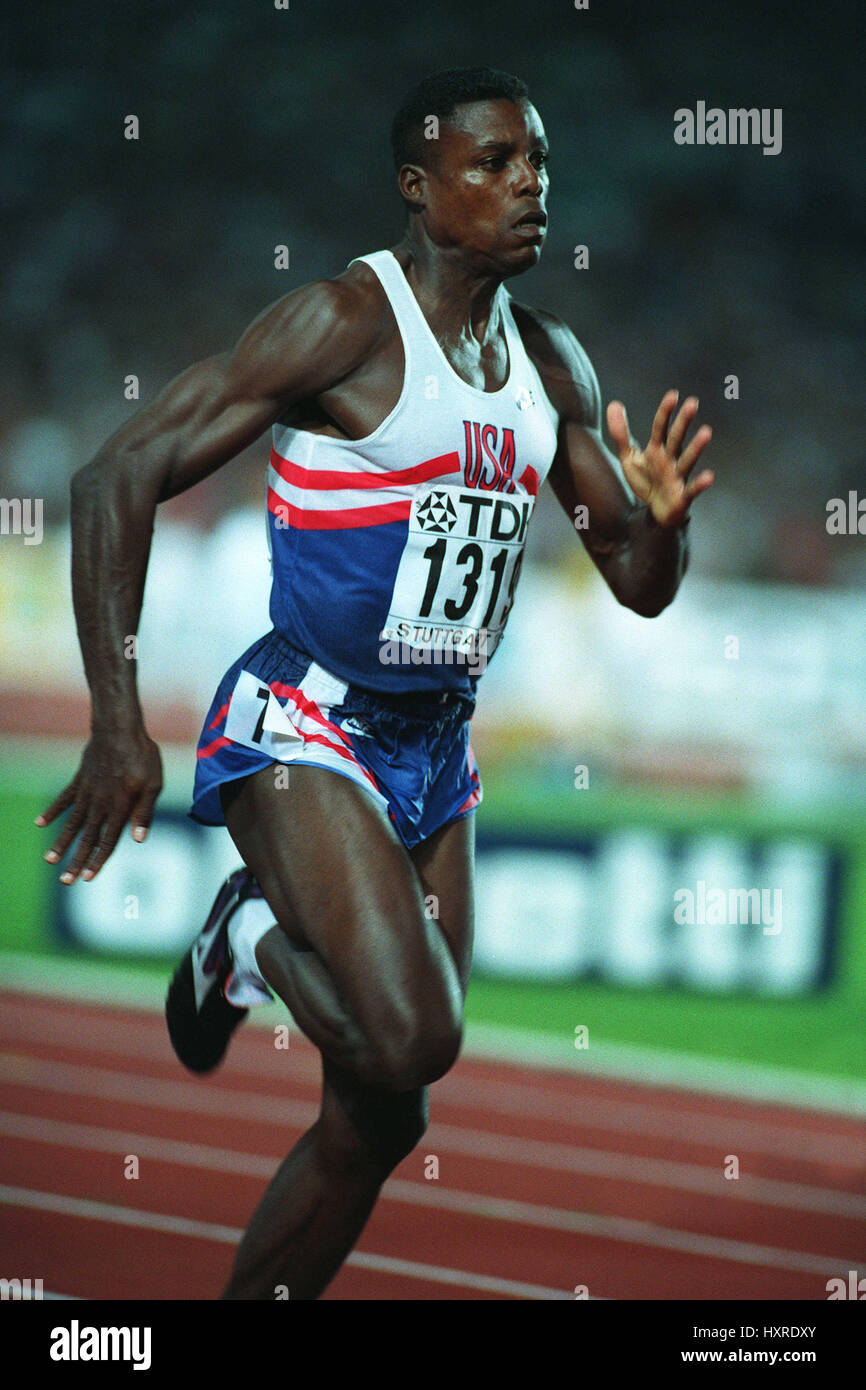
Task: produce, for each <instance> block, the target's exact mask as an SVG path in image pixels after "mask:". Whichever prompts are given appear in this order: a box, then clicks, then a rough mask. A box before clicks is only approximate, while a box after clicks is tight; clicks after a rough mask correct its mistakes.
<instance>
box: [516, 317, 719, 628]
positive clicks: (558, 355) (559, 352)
mask: <svg viewBox="0 0 866 1390" xmlns="http://www.w3.org/2000/svg"><path fill="white" fill-rule="evenodd" d="M515 307H516V306H515ZM520 327H521V332H522V333H523V336H524V341H525V342H526V345H527V349H528V351H529V352H530V354H531V355H532V357H533V358H534V360H535V362H536V365H537V367H538V369H539V372H540V374H541V376H542V380H543V382H544V385H545V388H546V389H547V392H548V395H549V396H550V399H551V401H552V402H553V404H554V405H555V406H556V408H557V410H558V411H559V415H560V425H559V437H558V440H557V449H556V455H555V457H554V461H553V465H552V467H551V471H550V481H551V486H552V488H553V490H554V492H555V494H556V496H557V498H558V500H559V502H560V504H561V506H562V508H563V510H564V511H565V512H566V514H567V515H568V518H569V520H570V521H571V522H572V524H575V521H576V519H577V520H579V521H581V522H582V521H583V519H584V514H580V515H578V513H577V508H578V507H584V508H586V513H585V520H586V524H585V525H582V524H581V525H579V526H578V534H579V535H580V537H581V540H582V541H583V544H584V545H585V547H586V549H587V551H588V553H589V555H590V556H591V558H592V560H593V562H594V563H595V565H596V566H597V568H598V570H599V572H600V573H601V574H602V576H603V577H604V579H605V581H606V582H607V584H608V586H609V588H610V589H611V592H612V593H613V594H614V595H615V597H616V598H617V599H618V600H619V602H620V603H622V604H624V605H625V606H626V607H627V608H631V609H633V610H634V612H636V613H640V614H641V615H642V616H643V617H647V618H652V617H656V616H657V615H658V614H659V613H660V612H661V611H662V610H663V609H664V608H666V607H667V605H668V604H669V603H670V602H671V600H672V599H673V597H674V595H675V594H676V592H677V589H678V588H679V585H680V581H681V579H682V577H683V575H684V573H685V571H686V567H687V564H688V542H687V539H686V535H685V531H684V526H685V523H686V522H687V521H688V506H689V504H690V503H691V501H692V500H693V498H694V497H696V496H697V495H698V493H699V492H701V491H703V490H704V489H705V488H706V487H709V485H710V483H711V482H712V475H711V474H708V473H702V474H701V475H700V477H699V478H698V479H696V480H695V482H694V483H691V484H686V483H685V481H684V479H685V477H687V476H688V472H689V471H690V470H691V468H692V467H693V466H694V462H695V461H696V459H697V456H698V454H699V453H700V450H701V449H702V448H703V446H704V445H705V444H706V443H707V442H708V440H709V437H710V431H709V429H708V428H707V427H706V426H705V427H703V429H702V430H701V431H699V433H698V435H697V436H696V437H695V440H694V441H693V444H692V445H690V446H689V450H692V449H694V453H693V454H692V453H690V452H689V450H687V451H685V452H684V453H683V455H682V458H681V460H680V461H679V463H677V462H676V459H675V458H674V455H676V454H677V453H678V451H679V449H680V447H681V446H682V443H683V439H684V436H685V433H686V430H687V428H688V426H689V424H690V422H691V420H692V419H693V418H694V414H695V412H696V410H697V404H698V403H697V401H696V400H694V399H693V398H690V399H689V400H687V401H686V402H685V404H684V405H683V407H682V410H681V411H680V412H679V414H678V416H677V418H676V420H675V421H674V423H673V425H671V427H670V431H669V434H668V437H667V440H666V441H665V440H664V437H663V436H664V431H665V428H666V426H667V423H668V421H669V419H670V416H671V414H672V411H673V407H674V405H675V404H676V393H674V392H669V393H668V394H667V395H666V396H665V398H664V399H663V401H662V404H661V406H660V407H659V411H658V413H657V415H656V419H655V421H654V424H653V435H652V439H651V441H650V445H648V446H647V450H646V453H645V454H644V453H642V452H641V451H640V450H639V449H638V448H637V446H636V445H635V444H634V441H632V440H631V438H630V435H629V431H628V422H627V419H626V416H625V411H624V409H623V407H622V405H620V404H619V402H613V403H611V405H610V406H609V407H608V424H609V427H610V430H611V435H612V437H614V440H615V442H616V443H617V445H618V447H619V450H620V458H621V461H622V464H623V468H624V471H626V472H627V476H628V471H631V472H632V478H634V481H635V484H636V486H637V487H639V488H640V489H641V490H642V491H644V493H645V496H647V500H646V501H642V500H641V498H640V497H638V498H637V500H636V501H635V500H633V499H632V498H631V497H630V496H629V494H628V492H627V491H626V489H625V488H624V487H623V485H622V482H621V481H620V477H619V474H618V471H617V466H616V459H615V457H614V455H613V454H612V453H611V452H610V450H609V449H608V448H607V447H606V446H605V444H604V441H603V439H602V434H601V393H600V391H599V387H598V381H597V380H596V376H595V372H594V371H593V368H592V365H591V364H590V362H589V359H588V357H587V356H586V353H585V352H584V351H583V349H582V348H581V347H580V345H579V343H578V342H577V340H576V338H575V337H574V335H573V334H572V333H571V331H570V330H569V329H568V328H566V327H565V325H564V324H562V323H560V322H559V320H557V319H555V318H554V317H553V315H550V314H542V313H540V311H538V310H527V309H523V310H521V321H520ZM668 455H670V461H669V464H668V465H667V466H666V460H667V458H668ZM655 464H658V465H659V474H658V481H659V485H658V486H655V487H652V488H651V487H650V486H649V481H648V475H647V471H646V470H647V466H648V465H653V466H655ZM650 471H652V470H650Z"/></svg>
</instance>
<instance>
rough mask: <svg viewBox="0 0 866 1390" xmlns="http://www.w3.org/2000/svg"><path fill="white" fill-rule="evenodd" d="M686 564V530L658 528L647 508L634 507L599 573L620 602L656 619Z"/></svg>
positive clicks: (671, 593) (687, 558)
mask: <svg viewBox="0 0 866 1390" xmlns="http://www.w3.org/2000/svg"><path fill="white" fill-rule="evenodd" d="M688 561H689V549H688V534H687V528H686V527H684V526H661V525H659V523H658V522H657V521H656V520H655V519H654V517H653V515H652V513H651V511H650V510H649V508H648V507H636V508H635V509H634V510H633V511H632V512H631V513H630V515H629V517H628V519H627V522H626V528H625V534H624V536H623V538H622V540H621V541H618V542H617V543H615V544H613V545H612V546H611V548H610V552H609V555H608V556H607V559H606V562H605V563H604V565H603V566H602V572H603V574H604V577H605V579H606V580H607V582H608V584H609V585H610V588H611V589H612V591H613V593H614V594H615V595H616V597H617V599H618V600H619V602H620V603H622V604H624V605H625V607H626V608H631V609H633V611H634V612H635V613H639V614H640V615H641V617H644V618H655V617H657V616H658V614H659V613H661V612H662V610H663V609H665V608H667V606H668V604H669V603H670V602H671V600H672V599H673V598H674V596H675V594H676V592H677V589H678V588H679V586H680V583H681V581H682V578H683V575H684V574H685V572H686V569H687V567H688Z"/></svg>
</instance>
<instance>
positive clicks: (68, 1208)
mask: <svg viewBox="0 0 866 1390" xmlns="http://www.w3.org/2000/svg"><path fill="white" fill-rule="evenodd" d="M0 1203H5V1204H6V1205H11V1206H16V1207H26V1208H31V1209H33V1210H36V1211H50V1212H54V1213H55V1214H56V1215H58V1216H75V1217H82V1218H84V1219H85V1220H87V1221H104V1222H108V1223H111V1224H114V1225H118V1226H132V1227H137V1228H138V1229H140V1230H149V1231H162V1232H163V1233H165V1234H167V1235H176V1236H189V1237H194V1238H197V1239H199V1240H213V1241H217V1242H219V1243H220V1244H222V1245H237V1244H238V1242H239V1241H240V1239H241V1236H242V1235H243V1231H242V1230H241V1229H240V1227H237V1226H221V1225H218V1224H217V1223H215V1222H211V1221H191V1220H189V1219H188V1218H187V1217H183V1216H169V1215H166V1214H165V1213H163V1212H155V1211H132V1210H130V1209H129V1208H128V1207H118V1206H113V1205H111V1204H110V1203H108V1202H94V1201H91V1200H89V1199H87V1198H84V1197H64V1196H61V1195H60V1194H58V1193H53V1192H37V1191H34V1190H33V1189H32V1188H26V1187H9V1186H5V1185H3V1186H0ZM345 1263H346V1264H348V1265H354V1266H355V1267H356V1268H358V1269H365V1270H370V1271H372V1272H373V1273H377V1274H378V1273H381V1274H402V1275H404V1276H406V1277H407V1278H409V1279H423V1280H427V1281H429V1282H431V1283H437V1284H451V1285H453V1286H454V1287H458V1288H468V1289H479V1290H482V1291H484V1292H487V1293H498V1294H504V1295H506V1296H509V1297H512V1298H531V1299H545V1300H547V1299H571V1298H572V1294H571V1293H569V1292H566V1291H565V1290H563V1289H549V1288H546V1287H545V1286H544V1285H542V1284H527V1283H522V1282H521V1281H519V1280H515V1279H497V1278H494V1277H492V1276H488V1275H485V1274H473V1273H471V1272H470V1271H468V1270H462V1269H447V1268H444V1267H443V1266H442V1265H426V1264H420V1263H418V1262H416V1261H415V1260H397V1259H394V1258H392V1257H391V1256H390V1255H377V1254H373V1253H371V1252H370V1251H353V1252H352V1254H351V1255H349V1257H348V1259H347V1260H346V1261H345Z"/></svg>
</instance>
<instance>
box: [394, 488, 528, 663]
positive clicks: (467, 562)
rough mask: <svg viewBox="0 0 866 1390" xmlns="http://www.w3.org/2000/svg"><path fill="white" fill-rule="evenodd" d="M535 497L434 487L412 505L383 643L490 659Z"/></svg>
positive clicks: (511, 592)
mask: <svg viewBox="0 0 866 1390" xmlns="http://www.w3.org/2000/svg"><path fill="white" fill-rule="evenodd" d="M534 504H535V499H534V498H533V497H528V496H526V495H523V494H520V495H513V496H509V497H503V495H502V494H501V493H493V492H484V491H482V490H481V489H478V488H467V487H458V486H455V485H453V484H448V485H444V486H440V485H437V486H436V487H435V488H431V489H430V490H429V491H426V492H421V493H420V494H419V495H418V496H417V497H416V498H415V499H414V501H413V503H412V511H411V514H410V517H409V533H408V536H407V538H406V545H405V547H404V550H403V554H402V556H401V558H400V565H399V568H398V570H397V577H396V580H395V582H394V592H393V594H392V595H391V603H390V607H389V611H388V617H387V618H386V620H385V625H384V627H383V629H382V632H381V633H380V638H381V639H383V640H387V641H390V642H396V643H400V644H405V645H406V646H407V647H409V648H414V649H417V650H428V651H440V652H443V653H444V652H447V651H451V652H453V653H454V655H455V657H459V654H461V653H462V654H463V655H464V657H472V656H475V655H477V654H479V653H486V655H487V656H488V657H489V656H490V655H492V653H493V651H494V650H495V648H496V645H497V643H498V641H499V639H500V637H501V636H502V631H503V629H504V627H505V623H506V620H507V618H508V613H509V610H510V608H511V605H512V602H513V601H514V591H515V588H516V585H517V579H518V575H519V573H520V562H521V558H522V555H523V547H524V542H525V538H526V530H527V527H528V525H529V519H530V517H531V515H532V509H533V506H534Z"/></svg>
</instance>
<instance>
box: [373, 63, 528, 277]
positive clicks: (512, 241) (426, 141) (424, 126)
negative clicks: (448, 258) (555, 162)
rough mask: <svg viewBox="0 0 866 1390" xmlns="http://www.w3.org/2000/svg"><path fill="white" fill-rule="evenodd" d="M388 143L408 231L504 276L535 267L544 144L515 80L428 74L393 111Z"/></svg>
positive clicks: (460, 71) (482, 74)
mask: <svg viewBox="0 0 866 1390" xmlns="http://www.w3.org/2000/svg"><path fill="white" fill-rule="evenodd" d="M391 147H392V150H393V154H394V163H395V166H396V169H397V177H398V181H399V186H400V193H401V196H402V198H403V201H404V202H405V204H406V207H407V211H408V214H409V222H410V234H411V235H413V236H418V235H421V236H423V237H425V238H426V240H427V241H428V242H429V243H431V244H432V246H434V247H435V248H436V249H438V250H439V251H441V252H443V253H444V254H446V255H451V254H454V253H457V255H459V256H460V257H461V259H465V260H466V261H467V262H468V264H470V265H471V266H472V267H473V268H476V269H479V270H489V271H492V272H493V273H498V274H500V275H502V276H503V278H504V277H505V276H507V275H519V274H520V273H521V271H524V270H528V269H529V268H530V266H533V265H535V263H536V261H537V260H538V258H539V256H540V255H541V247H542V245H543V241H544V224H545V223H546V214H545V213H544V203H545V199H546V197H547V184H548V177H547V172H546V168H545V165H546V161H547V140H546V137H545V134H544V127H543V125H542V124H541V118H540V116H539V115H538V112H537V111H536V110H535V107H534V106H533V105H532V103H531V102H530V100H529V94H528V92H527V88H526V84H525V83H524V82H521V80H520V78H518V77H512V76H510V74H508V73H505V72H499V71H497V69H496V68H452V69H450V70H449V71H447V72H440V73H434V74H433V76H432V77H427V78H425V79H424V81H423V82H421V83H420V84H419V86H417V87H416V88H415V90H414V91H413V92H410V94H409V96H408V97H407V98H406V100H405V101H404V102H403V105H402V106H401V107H400V110H399V111H398V112H397V115H396V116H395V118H394V123H393V126H392V129H391ZM527 217H528V218H529V219H530V220H529V221H528V222H527V221H523V219H526V218H527ZM532 219H534V222H533V220H532ZM517 224H520V225H517Z"/></svg>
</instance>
